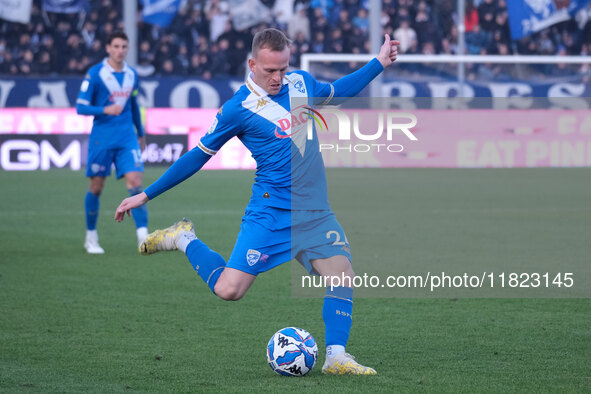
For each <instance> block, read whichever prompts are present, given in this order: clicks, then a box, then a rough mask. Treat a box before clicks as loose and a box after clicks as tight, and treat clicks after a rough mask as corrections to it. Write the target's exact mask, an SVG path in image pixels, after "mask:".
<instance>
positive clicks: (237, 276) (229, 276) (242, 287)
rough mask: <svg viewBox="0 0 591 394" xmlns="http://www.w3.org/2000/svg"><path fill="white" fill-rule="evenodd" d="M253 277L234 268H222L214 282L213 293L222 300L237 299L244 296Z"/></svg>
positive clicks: (254, 277) (252, 281)
mask: <svg viewBox="0 0 591 394" xmlns="http://www.w3.org/2000/svg"><path fill="white" fill-rule="evenodd" d="M255 279H256V276H255V275H251V274H248V273H246V272H243V271H240V270H237V269H234V268H224V271H223V272H222V274H221V275H220V278H219V279H218V281H217V282H216V284H215V287H214V293H215V294H216V295H217V296H218V297H220V298H221V299H223V300H226V301H238V300H239V299H241V298H242V297H244V294H246V292H247V291H248V289H249V288H250V286H251V285H252V284H253V283H254V280H255Z"/></svg>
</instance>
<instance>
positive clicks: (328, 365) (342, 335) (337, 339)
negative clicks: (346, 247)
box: [311, 255, 376, 375]
mask: <svg viewBox="0 0 591 394" xmlns="http://www.w3.org/2000/svg"><path fill="white" fill-rule="evenodd" d="M311 262H312V266H313V267H314V269H315V270H316V271H318V273H319V274H320V275H322V276H329V277H335V278H339V280H340V281H341V283H339V284H340V286H338V287H335V288H333V289H327V292H326V296H325V297H324V306H323V309H322V317H323V319H324V324H325V326H326V361H325V363H324V366H323V367H322V373H324V374H328V375H375V374H376V371H375V369H373V368H370V367H365V366H363V365H361V364H359V363H358V362H356V361H355V358H354V357H353V356H351V355H350V354H349V353H346V352H345V346H346V344H347V340H348V339H349V330H350V328H351V322H352V320H351V315H352V312H353V289H352V286H353V278H354V277H355V272H353V267H352V266H351V262H350V261H349V259H348V258H347V257H346V256H342V255H336V256H332V257H329V258H326V259H316V260H312V261H311ZM342 282H344V283H342ZM329 283H330V282H329Z"/></svg>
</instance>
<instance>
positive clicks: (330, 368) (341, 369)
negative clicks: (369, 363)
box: [322, 353, 377, 375]
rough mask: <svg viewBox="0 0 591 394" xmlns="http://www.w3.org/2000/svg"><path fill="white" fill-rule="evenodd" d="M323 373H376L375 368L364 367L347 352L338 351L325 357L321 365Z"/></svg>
mask: <svg viewBox="0 0 591 394" xmlns="http://www.w3.org/2000/svg"><path fill="white" fill-rule="evenodd" d="M322 373H323V374H325V375H377V372H376V370H375V369H373V368H370V367H364V366H363V365H361V364H359V363H358V362H357V361H355V357H353V356H351V355H350V354H349V353H339V354H337V355H336V356H334V357H330V358H327V359H326V361H325V362H324V366H323V367H322Z"/></svg>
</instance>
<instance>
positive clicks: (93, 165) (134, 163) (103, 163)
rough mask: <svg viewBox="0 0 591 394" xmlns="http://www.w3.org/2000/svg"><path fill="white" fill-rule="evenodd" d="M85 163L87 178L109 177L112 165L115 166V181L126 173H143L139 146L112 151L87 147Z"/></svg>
mask: <svg viewBox="0 0 591 394" xmlns="http://www.w3.org/2000/svg"><path fill="white" fill-rule="evenodd" d="M86 163H87V164H86V176H87V177H93V176H100V177H104V176H109V175H111V165H112V164H115V169H116V170H117V179H119V178H121V177H122V176H123V175H125V174H127V173H128V172H133V171H140V172H143V171H144V163H143V162H142V151H141V149H140V146H139V144H135V145H131V146H128V147H124V148H113V149H98V148H97V147H93V146H90V145H89V147H88V159H87V161H86Z"/></svg>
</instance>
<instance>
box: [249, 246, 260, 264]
mask: <svg viewBox="0 0 591 394" xmlns="http://www.w3.org/2000/svg"><path fill="white" fill-rule="evenodd" d="M260 258H261V252H259V251H258V250H254V249H248V252H246V262H247V263H248V265H250V266H251V267H252V266H253V265H255V264H256V263H258V261H259V259H260Z"/></svg>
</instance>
